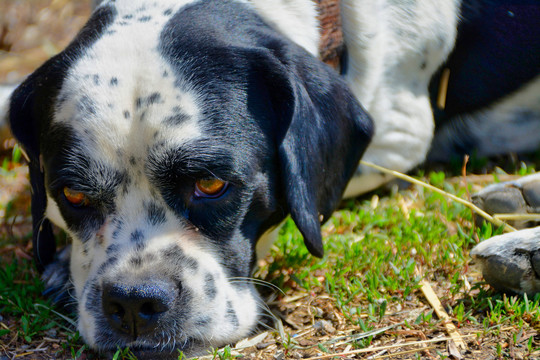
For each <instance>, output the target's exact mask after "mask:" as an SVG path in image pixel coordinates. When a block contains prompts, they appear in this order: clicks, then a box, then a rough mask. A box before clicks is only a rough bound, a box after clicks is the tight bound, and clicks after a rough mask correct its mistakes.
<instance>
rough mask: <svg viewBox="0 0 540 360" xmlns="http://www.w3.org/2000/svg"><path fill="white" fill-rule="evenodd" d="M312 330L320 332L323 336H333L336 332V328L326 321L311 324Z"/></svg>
mask: <svg viewBox="0 0 540 360" xmlns="http://www.w3.org/2000/svg"><path fill="white" fill-rule="evenodd" d="M313 328H314V329H315V330H317V331H319V332H321V333H322V334H323V335H326V334H333V333H335V332H336V328H335V327H334V326H333V325H332V323H331V322H330V321H328V320H321V321H317V322H316V323H315V324H313Z"/></svg>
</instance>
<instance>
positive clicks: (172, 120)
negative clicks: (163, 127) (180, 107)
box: [164, 113, 190, 126]
mask: <svg viewBox="0 0 540 360" xmlns="http://www.w3.org/2000/svg"><path fill="white" fill-rule="evenodd" d="M189 118H190V117H189V115H187V114H184V113H179V114H175V115H172V116H169V117H167V118H166V119H165V120H164V122H165V124H167V125H173V126H178V125H181V124H183V123H184V122H186V121H187V120H189Z"/></svg>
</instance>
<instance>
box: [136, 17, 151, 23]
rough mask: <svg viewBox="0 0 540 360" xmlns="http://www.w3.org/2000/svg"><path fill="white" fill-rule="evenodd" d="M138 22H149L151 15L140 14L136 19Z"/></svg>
mask: <svg viewBox="0 0 540 360" xmlns="http://www.w3.org/2000/svg"><path fill="white" fill-rule="evenodd" d="M137 20H138V21H139V22H149V21H150V20H152V17H151V16H141V17H140V18H138V19H137Z"/></svg>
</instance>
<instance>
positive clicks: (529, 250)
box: [471, 227, 540, 295]
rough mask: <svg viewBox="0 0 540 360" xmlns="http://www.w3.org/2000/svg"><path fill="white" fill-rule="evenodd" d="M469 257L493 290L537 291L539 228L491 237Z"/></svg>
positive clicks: (539, 282)
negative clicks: (477, 265)
mask: <svg viewBox="0 0 540 360" xmlns="http://www.w3.org/2000/svg"><path fill="white" fill-rule="evenodd" d="M471 256H472V257H473V259H475V260H476V262H477V263H478V264H479V265H480V267H481V269H482V274H483V276H484V279H485V280H486V281H487V282H488V283H489V284H490V285H491V286H493V287H494V288H495V289H497V290H500V291H505V292H514V293H518V294H523V293H527V294H528V295H534V294H536V293H538V292H540V276H539V274H540V271H539V270H540V227H535V228H531V229H525V230H520V231H516V232H512V233H508V234H503V235H499V236H495V237H492V238H490V239H488V240H485V241H483V242H481V243H480V244H478V245H476V246H475V247H474V249H473V250H472V251H471Z"/></svg>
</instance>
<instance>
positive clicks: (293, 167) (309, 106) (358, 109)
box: [272, 47, 373, 257]
mask: <svg viewBox="0 0 540 360" xmlns="http://www.w3.org/2000/svg"><path fill="white" fill-rule="evenodd" d="M282 54H284V55H282V56H281V58H280V59H279V60H280V62H281V66H280V68H281V70H280V75H279V76H277V77H274V79H273V85H272V91H273V94H274V99H273V103H274V108H276V109H277V112H278V117H280V118H281V119H280V122H279V125H278V127H279V128H278V131H277V133H278V136H277V146H278V157H279V162H280V166H279V167H280V170H281V178H282V186H283V187H284V192H285V197H286V203H287V208H288V210H289V212H290V214H291V216H292V219H293V220H294V222H295V223H296V225H297V226H298V228H299V229H300V232H301V233H302V235H303V236H304V242H305V244H306V246H307V248H308V249H309V251H310V252H311V253H312V254H313V255H315V256H318V257H322V256H323V254H324V250H323V244H322V236H321V230H320V225H321V223H322V222H324V221H326V220H327V219H328V218H329V217H330V215H331V214H332V212H333V211H334V210H335V209H336V207H337V206H338V205H339V202H340V200H341V197H342V195H343V192H344V191H345V187H346V185H347V183H348V182H349V180H350V178H351V177H352V175H353V174H354V171H355V170H356V168H357V166H358V163H359V161H360V158H361V156H362V154H363V153H364V151H365V149H366V147H367V145H368V144H369V141H370V140H371V136H372V134H373V123H372V121H371V119H370V117H369V116H368V114H367V113H366V111H365V110H364V109H363V108H362V106H361V105H360V104H359V103H358V101H357V100H356V98H355V97H354V95H353V94H352V92H351V90H350V89H349V88H348V86H347V84H346V83H345V82H344V81H343V79H342V78H341V77H340V76H339V75H338V74H337V73H336V72H335V71H334V70H333V69H331V68H330V67H328V66H327V65H325V64H323V63H322V62H320V61H319V60H318V59H316V58H314V57H313V56H311V55H310V54H308V53H307V52H305V51H303V49H300V48H297V47H292V48H289V51H287V52H284V53H282ZM279 78H280V79H279ZM276 80H277V81H276Z"/></svg>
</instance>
